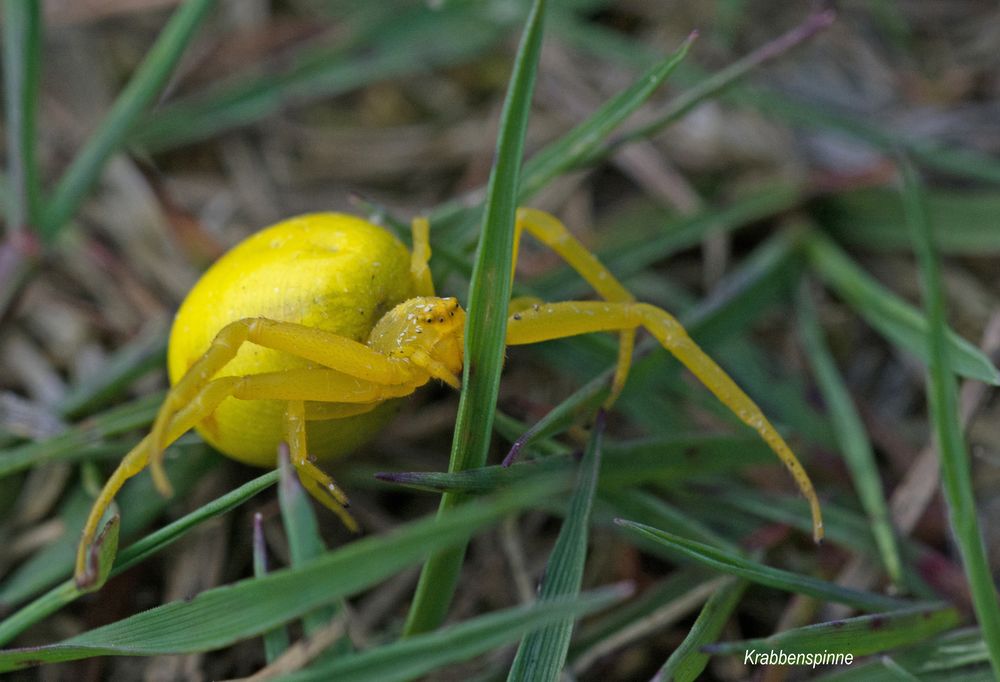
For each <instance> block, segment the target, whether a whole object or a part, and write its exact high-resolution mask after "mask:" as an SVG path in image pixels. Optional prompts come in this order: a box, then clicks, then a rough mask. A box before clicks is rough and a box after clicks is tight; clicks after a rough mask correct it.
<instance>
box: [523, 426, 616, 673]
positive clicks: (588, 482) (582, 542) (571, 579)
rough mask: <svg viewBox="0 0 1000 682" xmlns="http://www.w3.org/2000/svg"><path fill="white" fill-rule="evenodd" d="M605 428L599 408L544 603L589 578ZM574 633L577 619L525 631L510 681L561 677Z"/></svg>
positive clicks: (545, 583)
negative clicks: (592, 520)
mask: <svg viewBox="0 0 1000 682" xmlns="http://www.w3.org/2000/svg"><path fill="white" fill-rule="evenodd" d="M603 432H604V413H603V411H601V412H598V414H597V421H596V422H595V424H594V429H593V431H592V432H591V434H590V442H589V443H588V445H587V449H586V451H585V452H584V455H583V461H582V462H581V463H580V475H579V478H578V480H577V486H576V490H575V492H574V493H573V497H572V499H571V500H570V503H569V509H568V511H567V513H566V517H565V518H564V519H563V524H562V528H561V529H560V530H559V537H558V538H557V539H556V544H555V547H554V548H553V549H552V554H551V555H550V556H549V562H548V564H547V565H546V567H545V577H544V578H543V580H542V585H541V588H540V590H539V594H538V598H539V601H541V602H546V601H551V600H555V599H564V598H570V599H572V598H575V597H577V596H578V595H579V592H580V584H581V583H582V582H583V568H584V563H585V562H586V558H587V538H588V536H589V534H590V510H591V507H592V505H593V503H594V494H595V493H596V491H597V480H598V474H599V472H600V467H601V438H602V436H603ZM572 634H573V620H572V619H567V620H564V621H562V622H558V623H553V624H551V625H548V626H547V627H545V628H542V629H540V630H535V631H533V632H530V633H528V634H527V635H525V637H524V639H522V640H521V644H520V646H518V648H517V654H515V656H514V663H513V664H512V665H511V668H510V672H509V674H508V675H507V680H508V682H514V681H520V680H552V681H553V682H554V681H555V680H558V679H559V676H560V674H561V671H562V669H563V665H565V663H566V653H567V652H568V651H569V640H570V637H571V636H572Z"/></svg>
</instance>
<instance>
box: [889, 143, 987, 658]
mask: <svg viewBox="0 0 1000 682" xmlns="http://www.w3.org/2000/svg"><path fill="white" fill-rule="evenodd" d="M903 201H904V204H905V206H906V216H907V220H908V222H909V223H910V228H911V230H912V233H913V245H914V250H915V251H916V254H917V260H918V262H919V264H920V279H921V281H922V283H923V289H924V298H925V303H924V307H925V309H926V311H927V321H928V325H927V327H928V329H927V350H928V353H929V355H930V366H929V369H928V380H927V383H928V401H929V403H930V413H931V424H932V425H933V429H934V436H935V438H934V439H935V441H936V443H937V446H938V452H939V455H940V458H941V482H942V486H943V488H944V496H945V500H947V502H948V509H949V512H950V513H949V519H950V520H951V526H952V530H953V531H954V533H955V539H956V541H957V543H958V547H959V550H960V552H961V555H962V564H963V566H964V567H965V574H966V576H967V577H968V579H969V589H970V591H971V592H972V605H973V607H974V609H975V612H976V618H977V619H978V620H979V626H980V628H982V631H983V639H984V640H985V642H986V648H987V649H988V651H989V655H990V664H991V665H992V666H993V672H994V674H995V675H997V676H998V677H1000V606H998V604H997V591H996V587H995V586H994V584H993V577H992V573H991V571H990V565H989V561H988V560H987V558H986V550H985V548H984V546H983V538H982V533H981V532H980V530H979V523H978V521H977V515H976V496H975V491H974V490H973V487H972V474H971V470H970V469H971V465H970V462H969V453H968V450H967V449H966V447H965V438H964V437H963V435H962V422H961V420H960V418H959V415H958V388H957V386H956V385H955V377H954V374H953V373H952V368H953V365H952V360H953V358H954V357H955V356H954V353H952V350H951V346H950V345H949V344H948V339H947V336H946V330H947V323H946V319H945V304H944V294H943V293H942V285H941V273H940V271H939V269H938V262H937V256H936V255H935V253H934V243H933V239H932V237H931V228H930V224H929V223H928V222H927V214H926V213H925V212H924V209H923V200H922V197H921V187H920V181H919V179H918V178H917V175H916V172H915V171H914V170H913V167H912V166H910V164H909V163H908V162H906V161H905V160H904V161H903Z"/></svg>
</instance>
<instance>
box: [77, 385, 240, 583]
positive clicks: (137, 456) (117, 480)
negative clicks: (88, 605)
mask: <svg viewBox="0 0 1000 682" xmlns="http://www.w3.org/2000/svg"><path fill="white" fill-rule="evenodd" d="M239 381H240V377H222V378H221V379H216V380H214V381H211V382H209V383H208V384H206V385H205V386H204V387H203V388H202V389H201V391H199V392H198V395H197V396H195V397H194V399H192V400H191V401H190V402H189V403H188V405H187V406H186V407H185V408H184V409H183V410H181V411H180V412H178V413H177V414H175V415H174V416H173V418H172V419H171V420H170V423H169V424H168V425H167V429H166V437H165V442H164V447H166V446H169V445H170V444H171V443H173V442H174V441H175V440H177V439H178V438H180V437H181V436H182V435H184V434H185V433H186V432H187V431H188V430H190V429H191V428H193V427H194V425H195V424H197V423H198V422H200V421H201V420H202V419H204V418H205V417H207V416H208V415H210V414H212V412H214V411H215V408H216V407H218V405H219V403H221V402H222V401H223V400H224V399H225V398H226V397H227V396H229V395H232V392H233V389H234V388H235V386H236V385H237V384H238V382H239ZM152 441H153V437H152V434H150V435H148V436H146V437H145V438H143V439H142V440H141V441H139V443H138V444H137V445H136V446H135V447H134V448H132V449H131V450H130V451H129V453H128V454H127V455H125V457H124V458H123V459H122V461H121V463H120V464H119V465H118V468H117V469H115V471H114V473H112V474H111V477H110V478H109V479H108V480H107V482H106V483H105V484H104V488H103V489H102V490H101V492H100V494H99V495H98V496H97V500H95V501H94V506H93V507H91V510H90V515H89V516H88V517H87V521H86V523H85V524H84V527H83V534H82V539H81V541H80V546H79V548H78V550H77V555H76V571H75V572H76V581H77V584H79V585H86V584H87V583H88V582H90V579H92V578H93V576H92V575H91V573H92V572H91V571H90V570H89V567H88V566H87V552H88V550H89V548H90V546H91V544H93V542H94V536H95V535H96V534H97V528H98V526H99V525H100V522H101V518H102V517H103V516H104V513H105V512H106V511H107V509H108V507H110V506H111V502H112V501H113V500H114V499H115V495H117V494H118V491H119V490H121V487H122V486H123V485H124V484H125V481H127V480H128V479H130V478H132V477H133V476H135V475H136V474H138V473H139V472H140V471H142V470H143V469H145V468H146V466H147V465H149V461H150V455H151V453H152V452H153V450H152V448H151V444H152ZM153 471H154V474H155V469H154V470H153ZM161 475H162V472H161ZM163 483H166V485H167V487H168V489H169V485H170V484H169V482H166V477H164V481H163Z"/></svg>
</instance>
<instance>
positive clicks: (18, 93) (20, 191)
mask: <svg viewBox="0 0 1000 682" xmlns="http://www.w3.org/2000/svg"><path fill="white" fill-rule="evenodd" d="M41 14H42V13H41V7H40V5H39V3H37V2H24V0H4V3H3V18H4V21H3V57H4V59H3V75H4V100H5V104H6V112H7V120H6V124H7V125H6V126H5V127H6V128H7V164H8V176H7V180H8V182H9V187H8V188H7V194H6V198H7V202H6V206H5V207H4V208H6V211H7V231H8V234H13V233H15V232H17V231H19V230H24V229H29V230H30V229H34V227H35V221H36V219H37V212H38V207H39V205H40V202H41V188H40V186H39V180H38V164H37V161H36V158H35V139H36V134H35V131H36V121H37V111H38V88H39V83H40V82H41V43H42V16H41Z"/></svg>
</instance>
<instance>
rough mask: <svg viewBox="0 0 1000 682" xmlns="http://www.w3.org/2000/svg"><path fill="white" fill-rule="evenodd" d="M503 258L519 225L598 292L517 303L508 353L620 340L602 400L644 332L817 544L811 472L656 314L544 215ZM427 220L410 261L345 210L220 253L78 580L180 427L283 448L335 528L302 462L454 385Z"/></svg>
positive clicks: (178, 323) (461, 315)
mask: <svg viewBox="0 0 1000 682" xmlns="http://www.w3.org/2000/svg"><path fill="white" fill-rule="evenodd" d="M515 230H516V232H515V257H516V249H517V246H518V244H519V241H520V236H521V232H522V231H524V230H527V231H528V232H529V233H530V234H532V235H533V236H534V237H535V238H537V239H538V240H539V241H541V242H542V243H544V244H545V245H547V246H548V247H550V248H552V249H553V250H554V251H555V252H556V253H557V254H559V255H560V256H561V257H562V258H563V259H564V260H566V262H567V263H568V264H569V265H570V266H571V267H572V268H573V269H574V270H576V271H577V272H578V273H579V274H580V275H581V276H582V277H583V278H584V279H585V280H586V281H587V282H588V283H589V284H590V285H591V286H592V287H593V288H594V289H595V290H596V291H597V293H598V294H599V295H600V296H601V297H602V298H603V299H604V300H602V301H567V302H561V303H541V302H525V301H523V300H521V301H515V302H512V304H511V309H510V317H509V319H508V322H507V336H506V342H507V344H508V345H517V344H527V343H536V342H539V341H546V340H550V339H557V338H564V337H567V336H573V335H576V334H586V333H591V332H596V331H616V332H618V333H619V334H620V339H621V340H620V352H619V356H618V365H617V368H616V371H615V377H614V381H613V385H612V390H611V396H610V398H609V399H608V404H609V405H610V403H612V402H613V401H614V400H615V398H616V397H617V396H618V394H619V392H620V391H621V389H622V387H623V386H624V384H625V379H626V378H627V376H628V371H629V368H630V364H631V356H632V347H633V343H634V338H635V332H636V329H637V328H638V327H643V328H645V329H646V330H647V331H649V332H650V333H651V334H652V335H653V336H654V337H655V338H656V339H657V340H658V341H659V342H660V343H661V344H662V345H663V346H664V348H666V349H667V350H669V351H670V352H671V353H673V354H674V355H675V356H676V357H677V358H678V359H679V360H680V361H681V362H682V363H683V364H684V365H685V366H686V367H687V368H688V369H689V370H691V372H692V373H693V374H694V375H695V376H696V377H697V378H698V379H699V380H700V381H701V382H702V383H703V384H705V386H706V387H708V388H709V390H711V391H712V392H713V393H714V394H715V395H716V396H717V397H718V398H719V399H720V400H721V401H722V402H723V403H724V404H725V405H726V406H727V407H729V408H730V409H731V410H732V411H733V412H734V413H735V414H736V415H737V416H738V417H739V418H740V419H741V420H742V421H743V422H744V423H746V424H747V425H749V426H750V427H751V428H753V429H754V430H756V431H757V432H758V433H759V434H760V435H761V437H762V438H764V440H765V441H766V442H767V443H768V445H770V446H771V448H772V449H773V450H774V451H775V453H776V454H777V455H778V457H779V458H780V459H781V461H782V462H783V463H784V464H785V466H786V468H787V469H788V470H789V471H790V472H791V474H792V476H793V477H794V478H795V481H796V483H797V484H798V486H799V489H800V490H801V491H802V492H803V494H804V495H805V496H806V498H807V499H808V501H809V503H810V507H811V510H812V515H813V533H814V536H815V538H816V540H817V541H818V540H819V539H821V538H822V535H823V525H822V520H821V516H820V509H819V503H818V501H817V498H816V495H815V492H814V491H813V487H812V483H811V482H810V481H809V477H808V476H807V474H806V473H805V471H804V470H803V468H802V466H801V465H800V464H799V462H798V460H797V459H796V457H795V455H794V454H793V453H792V451H791V450H790V449H789V447H788V445H787V444H786V443H785V441H784V440H783V439H782V437H781V436H780V435H779V434H778V432H777V431H776V430H775V429H774V427H773V426H772V425H771V424H770V422H768V420H767V418H766V417H765V416H764V415H763V413H762V412H761V411H760V409H759V408H758V407H757V405H756V404H754V402H753V401H752V400H751V399H750V398H749V397H748V396H747V395H746V394H745V393H744V392H743V391H742V390H741V389H740V388H739V387H738V386H737V385H736V384H735V383H734V382H733V381H732V379H730V378H729V376H728V375H727V374H726V373H725V372H724V371H723V370H722V369H721V368H720V367H719V366H718V365H717V364H716V363H715V362H714V361H713V360H712V359H711V358H710V357H708V356H707V355H706V354H705V353H704V352H703V351H702V350H701V349H700V348H699V347H698V346H697V345H696V344H695V343H694V342H693V341H692V340H691V338H690V337H689V336H688V335H687V333H686V332H685V330H684V328H683V327H682V326H681V325H680V323H679V322H677V320H676V319H674V317H673V316H671V315H670V314H669V313H667V312H666V311H664V310H661V309H659V308H656V307H654V306H651V305H648V304H645V303H638V302H636V301H635V300H634V299H633V297H632V296H631V294H629V292H628V291H627V290H626V289H625V288H624V287H623V286H622V285H621V283H620V282H618V280H617V279H615V277H614V276H613V275H612V274H611V273H610V272H609V271H608V270H607V269H606V268H605V267H604V266H603V265H602V264H601V263H600V262H599V261H598V260H597V259H596V258H595V257H594V256H593V255H592V254H591V253H590V252H589V251H587V250H586V248H584V247H583V245H582V244H580V242H578V241H577V240H576V239H575V238H574V237H573V236H572V235H571V234H570V233H569V231H568V230H567V229H566V228H565V227H564V226H563V224H562V223H560V222H559V221H558V220H557V219H556V218H554V217H553V216H551V215H549V214H547V213H543V212H541V211H536V210H533V209H526V208H522V209H520V210H519V211H518V213H517V223H516V226H515ZM428 237H429V228H428V224H427V221H425V220H421V219H418V220H415V221H414V222H413V252H412V253H410V252H408V251H407V249H406V247H404V246H403V245H402V243H400V242H399V240H397V239H396V238H395V237H394V236H393V235H391V234H390V233H389V232H387V231H386V230H384V229H383V228H381V227H378V226H376V225H373V224H371V223H369V222H366V221H364V220H362V219H360V218H356V217H353V216H348V215H343V214H334V213H321V214H312V215H305V216H300V217H298V218H293V219H290V220H286V221H284V222H281V223H279V224H277V225H274V226H273V227H270V228H268V229H266V230H263V231H261V232H259V233H257V234H255V235H253V236H251V237H250V238H248V239H247V240H245V241H244V242H242V243H241V244H239V245H237V246H236V247H235V248H233V249H232V250H231V251H230V252H229V253H227V254H226V255H225V256H223V257H222V258H221V259H220V260H219V261H218V262H217V263H216V264H215V265H213V266H212V267H211V268H210V269H209V270H208V271H207V272H206V273H205V274H204V276H203V277H202V278H201V280H199V282H198V283H197V284H196V285H195V287H194V288H193V289H192V290H191V293H190V294H189V295H188V297H187V298H186V299H185V301H184V303H183V304H182V305H181V308H180V310H179V311H178V313H177V318H176V320H175V322H174V327H173V330H172V332H171V337H170V346H169V351H168V361H169V370H170V380H171V383H172V385H173V386H172V388H171V390H170V392H169V393H168V394H167V397H166V399H165V400H164V404H163V406H162V407H161V408H160V411H159V414H158V415H157V418H156V421H155V423H154V425H153V428H152V430H151V432H150V434H149V435H148V436H147V437H146V438H145V439H143V440H142V442H140V443H139V444H138V445H137V446H136V447H135V448H134V449H133V450H132V451H131V452H129V453H128V454H127V455H126V456H125V458H124V459H123V460H122V463H121V464H120V465H119V467H118V468H117V469H116V470H115V472H114V473H113V474H112V476H111V478H110V479H109V480H108V482H107V483H106V485H105V487H104V489H103V490H102V491H101V494H100V496H99V498H98V499H97V501H96V502H95V504H94V507H93V509H92V510H91V513H90V516H89V518H88V519H87V523H86V526H85V528H84V531H83V538H82V541H81V543H80V547H79V551H78V553H77V562H76V581H77V583H78V584H79V585H81V586H85V585H88V584H90V583H92V582H93V581H94V580H95V577H96V566H95V565H94V562H95V561H96V559H95V556H94V553H93V552H92V551H91V548H92V543H93V540H94V536H95V534H96V531H97V528H98V526H99V524H100V520H101V517H102V516H103V514H104V512H105V511H106V510H107V508H108V507H109V506H110V504H111V502H112V500H113V499H114V496H115V494H116V493H117V492H118V490H119V489H120V488H121V486H122V484H123V483H124V482H125V481H126V480H127V479H128V478H130V477H131V476H134V475H135V474H136V473H138V472H140V471H142V470H143V469H145V468H146V467H147V466H148V467H150V469H151V471H152V474H153V478H154V481H155V482H156V485H157V487H158V488H159V490H160V491H161V492H164V493H169V491H170V485H169V482H168V481H167V478H166V476H165V474H164V473H163V469H162V455H163V450H164V449H165V448H166V447H167V446H168V445H169V444H170V443H172V442H173V441H175V440H176V439H177V438H179V437H180V436H181V435H182V434H184V433H185V432H186V431H188V430H189V429H191V428H195V429H197V430H198V432H199V433H201V434H202V436H203V437H204V438H205V439H206V440H207V441H208V442H210V443H211V444H212V445H214V446H215V447H216V448H218V449H219V450H220V451H221V452H223V453H225V454H226V455H228V456H230V457H232V458H234V459H237V460H240V461H243V462H246V463H249V464H254V465H258V466H274V463H275V460H276V453H277V450H278V445H279V444H280V443H282V442H284V443H287V445H288V448H289V455H290V459H291V462H292V464H293V465H294V466H295V468H296V471H297V473H298V477H299V479H300V480H301V481H302V483H303V485H305V487H306V488H307V489H308V490H309V491H310V492H311V493H312V494H313V495H314V496H315V497H316V498H317V499H318V500H320V501H321V502H323V503H324V504H325V505H326V506H327V507H329V508H330V509H332V510H333V511H334V512H335V513H337V514H338V515H339V516H340V518H341V519H342V520H343V521H344V523H345V525H347V526H348V527H349V528H352V529H356V528H357V525H356V523H355V521H354V519H353V518H352V517H351V516H350V515H349V514H348V513H347V511H346V510H345V509H344V507H345V505H346V504H347V498H346V496H345V495H344V493H343V492H342V491H341V490H340V488H338V487H337V486H336V484H335V483H334V482H333V480H332V479H331V478H330V477H329V476H328V475H327V474H326V473H325V472H323V470H322V469H320V468H319V467H318V466H317V465H316V464H314V462H313V460H315V459H323V458H327V457H331V456H335V455H339V454H343V453H346V452H349V451H350V450H353V449H355V448H356V447H358V446H359V445H360V444H361V443H363V442H364V441H366V440H368V439H370V438H371V437H372V436H373V435H374V434H375V433H376V432H377V431H378V429H379V428H380V427H381V426H382V425H383V424H384V422H385V420H386V419H387V418H388V417H389V416H390V415H391V412H392V399H394V398H399V397H402V396H405V395H409V394H410V393H412V392H413V391H415V390H416V389H417V388H419V387H420V386H422V385H424V384H426V383H427V382H429V381H430V380H431V379H439V380H441V381H444V382H445V383H447V384H449V385H451V386H453V387H455V388H458V387H459V379H458V376H459V374H460V373H461V369H462V357H463V350H464V346H463V335H464V326H465V312H464V311H463V310H462V309H461V307H459V305H458V302H457V301H456V300H455V299H454V298H440V297H437V296H436V295H435V293H434V286H433V283H432V281H431V277H430V270H429V269H428V267H427V261H428V259H429V258H430V246H429V241H428Z"/></svg>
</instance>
